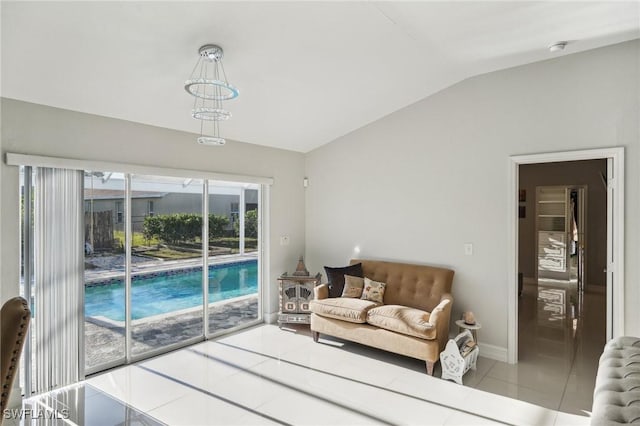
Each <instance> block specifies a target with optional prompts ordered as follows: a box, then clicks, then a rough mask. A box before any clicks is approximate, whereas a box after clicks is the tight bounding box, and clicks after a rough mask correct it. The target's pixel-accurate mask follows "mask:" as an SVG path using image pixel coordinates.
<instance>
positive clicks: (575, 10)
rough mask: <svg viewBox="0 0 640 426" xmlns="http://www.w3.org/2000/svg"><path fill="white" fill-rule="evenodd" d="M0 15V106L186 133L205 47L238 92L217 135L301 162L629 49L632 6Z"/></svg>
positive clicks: (25, 7)
mask: <svg viewBox="0 0 640 426" xmlns="http://www.w3.org/2000/svg"><path fill="white" fill-rule="evenodd" d="M1 13H2V80H1V83H2V86H1V89H2V93H1V94H2V96H4V97H7V98H13V99H19V100H24V101H28V102H34V103H38V104H44V105H50V106H54V107H59V108H65V109H70V110H74V111H80V112H86V113H91V114H97V115H102V116H107V117H114V118H119V119H124V120H129V121H135V122H140V123H145V124H151V125H155V126H160V127H166V128H171V129H178V130H184V131H189V132H194V133H197V132H198V131H199V123H198V122H196V120H194V119H193V118H192V117H191V115H190V111H191V108H192V106H193V98H192V97H191V96H189V95H188V94H187V93H186V92H185V90H184V87H183V86H184V80H185V79H187V78H188V77H189V74H190V73H191V70H192V68H193V66H194V65H195V63H196V60H197V58H198V54H197V51H198V48H199V47H200V46H201V45H203V44H207V43H216V44H219V45H221V46H222V47H223V48H224V50H225V57H224V66H225V69H226V72H227V76H228V78H229V82H230V83H232V84H233V85H235V86H236V87H238V88H239V90H240V96H239V97H238V98H237V99H235V100H233V101H231V102H229V103H228V104H227V106H228V109H229V110H230V111H231V113H232V114H233V117H232V118H231V119H230V120H229V121H228V122H224V123H223V124H222V126H221V133H222V136H224V137H226V138H227V139H231V140H238V141H243V142H249V143H254V144H259V145H267V146H273V147H278V148H284V149H290V150H295V151H300V152H307V151H309V150H312V149H314V148H316V147H318V146H320V145H323V144H325V143H328V142H330V141H332V140H334V139H336V138H338V137H340V136H342V135H344V134H346V133H348V132H351V131H353V130H355V129H357V128H359V127H362V126H364V125H366V124H368V123H370V122H372V121H375V120H377V119H379V118H381V117H383V116H385V115H387V114H390V113H392V112H394V111H396V110H398V109H400V108H403V107H405V106H407V105H409V104H412V103H414V102H416V101H418V100H420V99H423V98H425V97H427V96H429V95H431V94H433V93H435V92H437V91H439V90H442V89H444V88H446V87H447V86H450V85H452V84H455V83H456V82H459V81H461V80H463V79H465V78H468V77H471V76H474V75H478V74H481V73H486V72H489V71H494V70H499V69H504V68H508V67H513V66H518V65H522V64H527V63H531V62H535V61H541V60H546V59H551V58H554V57H557V56H559V55H565V54H571V53H575V52H579V51H583V50H588V49H593V48H597V47H601V46H605V45H609V44H614V43H618V42H622V41H626V40H630V39H635V38H639V37H640V3H638V2H636V1H630V2H609V1H607V2H528V1H513V2H508V1H501V2H483V1H473V2H403V1H393V2H392V1H389V2H269V1H261V2H187V1H174V2H75V1H73V2H71V1H70V2H27V1H18V2H11V1H3V2H2V4H1ZM560 40H567V41H569V45H568V46H567V48H566V50H565V51H563V52H561V53H559V54H558V53H556V54H553V53H550V52H549V50H548V49H547V46H548V45H549V44H551V43H553V42H556V41H560ZM194 143H195V142H194Z"/></svg>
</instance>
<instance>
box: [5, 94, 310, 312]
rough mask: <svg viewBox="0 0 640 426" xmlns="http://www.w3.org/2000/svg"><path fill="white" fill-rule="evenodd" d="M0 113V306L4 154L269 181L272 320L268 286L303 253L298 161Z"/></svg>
mask: <svg viewBox="0 0 640 426" xmlns="http://www.w3.org/2000/svg"><path fill="white" fill-rule="evenodd" d="M0 107H1V108H2V109H1V111H0V113H1V122H2V128H1V133H0V134H1V141H2V142H1V143H2V145H1V149H2V154H3V161H2V165H1V166H0V169H1V174H0V176H1V196H0V203H1V209H2V210H1V212H2V214H1V216H0V217H1V223H0V234H1V236H2V246H1V251H0V268H1V273H2V277H3V279H2V283H1V284H0V289H1V294H0V297H1V299H2V300H6V299H8V298H10V297H12V296H14V295H17V294H18V293H19V289H18V283H19V268H18V265H19V261H18V247H20V243H19V241H20V240H19V235H18V224H19V217H18V216H19V215H18V209H19V201H18V200H19V198H18V184H19V180H18V168H17V167H13V166H7V165H6V163H5V161H4V154H5V153H7V152H13V153H21V154H32V155H45V156H52V157H63V158H72V159H86V160H96V161H109V162H117V163H131V164H140V165H146V166H154V167H167V168H178V169H192V170H205V171H211V172H219V173H230V174H241V175H252V176H266V177H273V178H274V184H273V185H272V187H271V205H270V211H271V212H272V213H271V215H270V218H271V223H270V229H269V232H270V234H271V236H272V238H271V239H270V241H269V242H268V244H269V249H270V258H269V266H270V269H271V273H270V277H269V278H268V279H269V282H268V284H267V286H266V287H265V289H266V297H267V304H266V306H265V311H266V312H267V313H271V314H272V313H275V312H277V304H278V297H277V281H276V278H277V277H278V276H279V275H280V274H281V273H282V271H286V270H288V269H291V267H292V266H294V265H295V264H296V261H297V259H298V256H300V254H301V253H303V252H304V240H305V234H304V233H305V227H304V220H305V218H304V189H303V186H302V179H303V177H304V155H303V154H300V153H296V152H292V151H286V150H281V149H274V148H267V147H263V146H258V145H252V144H247V143H241V142H234V141H229V143H227V145H226V146H224V147H217V148H216V147H207V146H202V145H198V144H197V143H196V141H195V138H196V135H195V134H189V133H184V132H179V131H174V130H169V129H163V128H159V127H153V126H147V125H143V124H138V123H132V122H129V121H123V120H116V119H111V118H106V117H100V116H95V115H91V114H83V113H78V112H73V111H68V110H62V109H57V108H51V107H47V106H43V105H36V104H30V103H26V102H20V101H15V100H10V99H6V98H3V99H2V102H1V105H0ZM280 235H288V236H289V237H290V245H288V246H280V244H279V238H278V237H279V236H280Z"/></svg>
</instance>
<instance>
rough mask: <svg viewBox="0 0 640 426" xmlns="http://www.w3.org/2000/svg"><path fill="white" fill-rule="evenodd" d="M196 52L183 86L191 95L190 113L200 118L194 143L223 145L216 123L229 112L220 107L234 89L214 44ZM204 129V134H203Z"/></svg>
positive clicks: (229, 115)
mask: <svg viewBox="0 0 640 426" xmlns="http://www.w3.org/2000/svg"><path fill="white" fill-rule="evenodd" d="M198 53H199V55H200V57H199V58H198V62H196V65H195V67H193V71H192V72H191V77H190V78H189V79H188V80H187V81H185V82H184V88H185V90H186V91H187V92H189V93H190V94H191V95H193V97H194V98H195V99H194V101H193V110H192V111H191V116H192V117H193V118H195V119H196V120H200V136H199V137H198V139H197V140H198V143H199V144H202V145H224V144H225V143H226V141H225V139H224V138H222V137H220V122H221V121H225V120H228V119H229V118H230V117H231V113H230V112H229V111H227V110H226V109H224V108H223V102H224V101H229V100H231V99H235V98H237V97H238V94H239V93H238V89H236V88H235V87H233V86H232V85H231V84H229V82H228V81H227V75H226V74H225V72H224V65H223V64H222V56H223V54H224V52H223V50H222V48H221V47H220V46H217V45H215V44H205V45H204V46H202V47H201V48H200V49H199V50H198ZM205 132H206V134H205Z"/></svg>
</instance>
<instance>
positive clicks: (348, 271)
mask: <svg viewBox="0 0 640 426" xmlns="http://www.w3.org/2000/svg"><path fill="white" fill-rule="evenodd" d="M324 272H325V273H326V274H327V281H328V282H329V297H340V296H342V290H343V288H344V276H345V275H351V276H353V277H364V275H362V264H360V263H356V264H354V265H351V266H344V267H340V268H332V267H329V266H325V267H324Z"/></svg>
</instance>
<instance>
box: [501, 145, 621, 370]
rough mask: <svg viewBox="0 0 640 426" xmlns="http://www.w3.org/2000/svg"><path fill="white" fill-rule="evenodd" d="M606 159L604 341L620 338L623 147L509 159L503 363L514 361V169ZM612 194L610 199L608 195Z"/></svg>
mask: <svg viewBox="0 0 640 426" xmlns="http://www.w3.org/2000/svg"><path fill="white" fill-rule="evenodd" d="M597 159H607V160H608V164H609V165H613V167H608V170H607V173H608V175H609V178H608V181H607V194H608V196H607V230H608V232H607V339H611V338H613V337H618V336H622V335H624V148H623V147H614V148H599V149H589V150H582V151H564V152H549V153H542V154H529V155H515V156H511V157H509V187H508V190H509V194H508V196H507V202H508V205H507V212H508V216H507V217H508V218H509V220H508V229H507V237H508V250H507V252H508V265H509V266H508V277H507V283H508V286H509V287H508V291H507V295H508V297H509V304H508V308H509V311H508V325H507V331H508V347H507V360H508V362H509V363H511V364H515V363H517V362H518V291H517V288H518V285H517V282H518V281H517V279H518V256H517V253H518V211H517V205H518V198H517V197H518V187H519V182H518V178H519V173H518V168H519V166H520V165H521V164H535V163H555V162H561V161H580V160H597ZM612 195H613V196H612Z"/></svg>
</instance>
